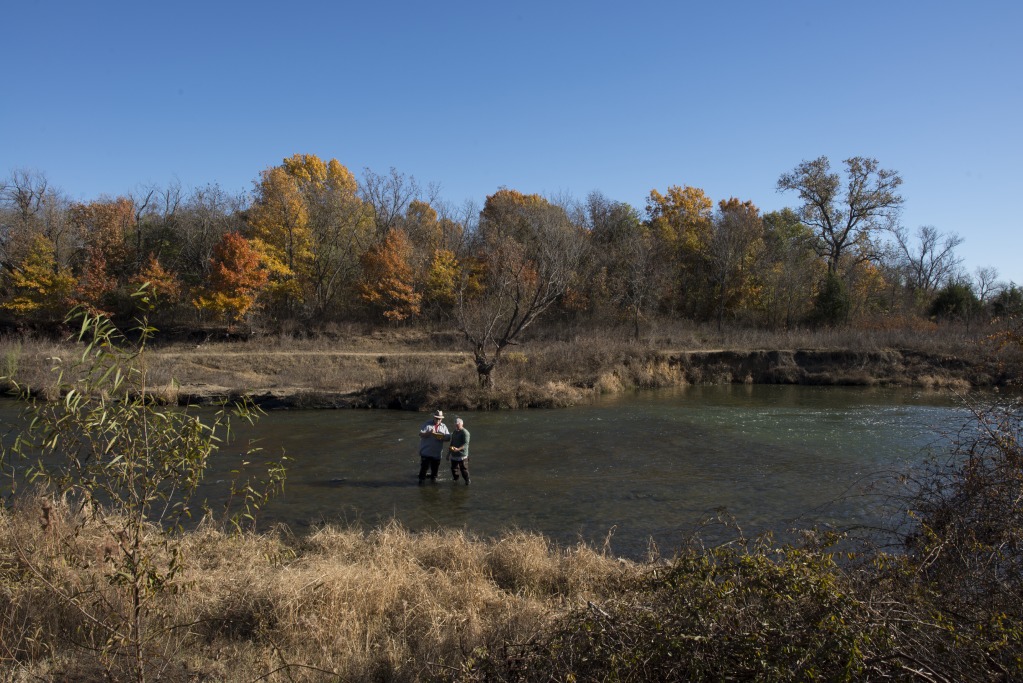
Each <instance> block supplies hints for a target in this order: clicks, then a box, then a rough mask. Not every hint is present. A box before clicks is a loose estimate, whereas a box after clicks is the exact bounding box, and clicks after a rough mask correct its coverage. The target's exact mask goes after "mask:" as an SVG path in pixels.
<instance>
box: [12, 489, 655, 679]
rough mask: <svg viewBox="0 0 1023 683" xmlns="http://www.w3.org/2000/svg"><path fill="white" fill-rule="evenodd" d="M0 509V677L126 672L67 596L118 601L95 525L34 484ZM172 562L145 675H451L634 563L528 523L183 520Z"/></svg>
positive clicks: (618, 588) (591, 595)
mask: <svg viewBox="0 0 1023 683" xmlns="http://www.w3.org/2000/svg"><path fill="white" fill-rule="evenodd" d="M44 504H45V505H47V506H49V507H50V511H49V512H47V513H46V515H47V517H46V520H47V521H46V523H45V524H44V523H43V516H42V513H41V511H42V509H43V506H44ZM0 515H2V524H0V585H2V587H3V592H2V594H0V606H2V609H0V613H2V619H3V622H2V624H0V667H2V671H3V672H4V678H5V679H6V680H25V681H30V680H104V672H105V671H108V670H110V671H111V672H112V675H113V676H114V677H115V678H116V677H117V676H118V672H119V671H120V672H122V673H123V674H124V675H125V676H127V671H128V670H129V668H128V667H127V665H125V664H124V663H123V662H120V663H119V662H118V661H117V658H118V657H120V656H127V655H126V654H125V653H117V652H113V651H111V650H109V649H106V648H105V647H104V637H103V631H102V629H100V628H98V626H97V624H95V623H92V622H91V621H90V620H89V619H87V618H84V617H83V614H84V610H79V609H77V608H76V607H75V604H74V603H75V602H76V601H78V602H81V603H82V604H83V605H88V606H89V611H90V612H92V613H96V612H97V609H99V613H100V614H105V613H107V612H109V615H108V616H107V618H108V619H111V620H112V619H114V613H115V612H117V611H119V610H120V611H123V610H125V609H126V608H127V606H126V605H124V604H123V603H122V602H121V601H120V598H119V594H118V592H117V590H116V587H115V586H111V585H110V582H109V580H108V578H107V577H106V575H105V573H104V569H105V566H104V563H105V558H106V557H108V556H109V554H110V548H109V544H110V539H109V535H108V534H107V533H106V530H105V529H104V528H103V527H102V526H101V525H100V524H98V523H95V522H92V521H90V520H89V519H85V518H83V517H82V516H81V515H75V514H73V513H72V512H70V511H69V509H68V507H67V505H65V504H52V503H44V499H41V498H34V499H31V500H24V501H22V502H21V503H20V504H19V505H18V506H17V507H16V508H15V509H13V510H10V511H6V512H3V513H0ZM181 562H182V563H183V570H182V571H181V572H180V574H179V575H178V577H177V578H176V579H175V585H174V586H173V590H170V589H168V590H164V591H162V593H161V595H160V596H159V601H160V602H159V604H158V605H156V606H155V607H154V609H153V610H152V613H153V616H152V619H153V620H154V623H153V625H152V626H153V629H154V630H153V633H154V638H153V640H152V641H150V642H149V643H147V646H146V649H147V653H148V657H150V658H151V663H150V666H151V669H152V671H151V673H150V677H151V678H152V679H154V680H155V679H157V677H158V676H159V678H160V680H211V681H212V680H217V681H255V680H267V681H323V680H343V681H378V680H397V681H418V680H429V679H433V678H438V679H450V678H458V677H459V676H461V675H462V673H468V672H471V670H472V664H471V663H472V661H473V660H474V658H476V657H479V656H480V655H481V654H483V653H495V654H496V653H501V652H503V651H504V649H505V648H506V647H508V646H509V645H510V644H515V643H526V642H529V641H530V639H532V638H534V637H536V635H537V634H538V633H541V632H543V631H545V630H546V629H547V628H548V627H549V626H550V624H551V623H552V622H553V621H554V620H555V619H557V617H558V616H559V615H564V614H566V613H568V612H569V611H571V610H572V609H573V608H576V607H579V606H581V605H585V604H586V602H587V601H588V600H595V601H603V600H605V599H608V598H609V597H610V596H612V595H616V594H622V593H623V592H624V591H627V590H628V589H629V587H630V586H632V587H634V586H636V585H638V584H639V583H640V582H642V580H643V577H644V575H645V573H646V572H647V571H648V570H647V568H644V567H641V566H637V565H635V564H632V563H629V562H626V561H623V560H617V559H614V558H611V557H607V556H605V555H602V554H600V553H599V552H596V551H594V550H593V549H591V548H588V547H585V546H578V547H574V548H567V549H559V548H555V547H554V546H553V545H551V544H550V543H549V542H548V541H547V540H546V539H544V538H543V537H541V536H538V535H536V534H530V533H525V532H520V533H512V534H508V535H506V536H504V537H502V538H500V539H496V540H481V539H474V538H472V537H470V536H468V535H467V534H465V533H461V532H437V533H417V534H412V533H410V532H409V531H407V530H405V529H404V528H402V527H400V526H398V525H390V526H386V527H384V528H379V529H376V530H374V531H371V532H361V531H357V530H351V529H339V528H324V529H320V530H318V531H316V532H315V533H313V534H312V535H309V536H306V537H302V538H296V537H293V536H291V535H289V534H287V533H286V532H280V531H279V532H276V533H268V534H263V535H252V534H241V535H237V534H236V535H231V534H226V533H223V532H221V531H218V530H216V529H214V528H213V527H212V526H211V525H205V526H203V527H202V528H200V529H199V530H197V531H194V532H189V533H186V534H185V535H184V536H183V538H182V543H181ZM168 588H170V587H168ZM72 596H73V599H71V598H72ZM100 605H102V608H101V609H100V608H99V607H98V606H100Z"/></svg>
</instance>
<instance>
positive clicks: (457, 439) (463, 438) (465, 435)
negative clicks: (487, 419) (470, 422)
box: [448, 427, 469, 462]
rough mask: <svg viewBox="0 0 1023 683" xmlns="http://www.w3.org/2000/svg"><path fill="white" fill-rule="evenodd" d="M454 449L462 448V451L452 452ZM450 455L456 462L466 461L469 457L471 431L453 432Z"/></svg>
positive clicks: (459, 430)
mask: <svg viewBox="0 0 1023 683" xmlns="http://www.w3.org/2000/svg"><path fill="white" fill-rule="evenodd" d="M454 448H461V449H462V450H460V451H455V450H452V449H454ZM448 453H449V454H450V455H451V459H452V460H454V461H455V462H458V461H459V460H465V459H466V458H468V457H469V430H468V429H465V428H464V427H463V428H462V429H457V428H456V429H455V431H453V432H451V446H450V448H448Z"/></svg>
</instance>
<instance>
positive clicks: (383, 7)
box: [0, 0, 1023, 283]
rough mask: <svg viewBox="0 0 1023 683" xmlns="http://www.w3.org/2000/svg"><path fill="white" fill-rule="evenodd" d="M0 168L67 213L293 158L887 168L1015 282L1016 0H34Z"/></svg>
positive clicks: (491, 172) (563, 172) (441, 180)
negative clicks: (864, 161) (151, 187)
mask: <svg viewBox="0 0 1023 683" xmlns="http://www.w3.org/2000/svg"><path fill="white" fill-rule="evenodd" d="M0 16H2V21H3V26H4V29H3V31H2V34H3V46H4V59H3V62H4V70H3V72H4V75H5V86H4V87H3V89H2V91H0V92H2V94H0V173H4V174H6V173H8V172H9V171H11V170H14V169H34V170H38V171H41V172H43V173H45V174H46V176H47V177H48V178H49V180H50V182H51V183H53V184H54V185H56V186H58V187H60V188H62V189H63V190H64V191H65V192H67V193H68V194H69V195H70V196H71V197H73V198H75V199H84V200H88V199H95V198H98V197H99V196H101V195H108V196H116V195H118V194H124V193H127V192H130V191H132V190H134V189H137V188H138V187H140V186H142V185H147V184H156V185H161V186H163V185H167V184H168V183H170V182H174V181H176V182H180V183H181V185H182V186H183V187H184V188H186V189H189V188H192V187H196V186H201V185H205V184H207V183H219V184H220V185H221V186H222V187H224V188H225V189H227V190H231V191H249V190H250V189H251V188H252V183H253V181H254V180H255V179H256V178H257V177H258V175H259V172H260V171H261V170H263V169H265V168H267V167H270V166H273V165H275V164H278V163H280V161H281V160H282V159H283V158H284V157H286V156H290V155H291V154H294V153H311V154H317V155H319V156H320V157H322V158H324V159H327V158H331V157H333V158H337V159H338V160H339V161H341V163H343V164H344V165H346V166H347V167H348V168H349V169H351V170H352V171H353V172H354V173H355V174H356V175H357V176H358V175H360V174H361V172H362V170H363V169H364V168H370V169H373V170H374V171H376V172H380V173H384V172H387V171H388V169H389V168H391V167H394V168H396V169H397V170H399V171H401V172H403V173H405V174H408V175H412V176H415V178H416V180H417V181H419V183H420V184H421V185H424V186H425V185H427V184H429V183H436V184H438V185H439V186H440V188H441V197H442V198H443V199H445V200H447V201H448V202H451V203H452V204H461V203H462V202H463V201H465V200H474V201H476V202H478V203H482V201H483V200H484V199H485V198H486V196H487V195H489V194H491V193H493V192H494V191H495V190H497V189H498V188H499V187H502V186H505V187H509V188H514V189H517V190H520V191H522V192H526V193H533V192H536V193H541V194H548V195H555V194H568V195H572V196H575V197H577V198H579V199H582V198H584V197H585V196H586V195H587V194H588V193H589V192H590V191H592V190H599V191H601V192H603V193H604V194H605V195H606V196H608V197H609V198H611V199H614V200H618V201H625V202H629V203H630V204H633V205H634V206H636V207H637V208H639V209H641V210H642V209H643V207H644V205H645V198H646V196H647V195H648V194H649V192H650V190H651V189H654V188H656V189H659V190H661V191H663V190H664V189H666V188H667V187H668V186H670V185H692V186H694V187H699V188H702V189H703V190H704V191H705V192H706V193H707V194H708V196H710V197H711V199H713V200H714V201H715V202H716V201H717V200H720V199H727V198H728V197H732V196H734V197H738V198H740V199H742V200H751V201H753V202H754V203H755V204H756V205H757V206H759V207H760V208H761V209H763V210H765V211H770V210H774V209H780V208H782V207H784V206H795V204H796V203H797V198H796V197H795V195H793V194H779V193H777V192H776V190H775V187H776V183H777V180H778V176H779V175H780V174H781V173H783V172H786V171H789V170H791V169H793V168H794V167H795V166H796V165H797V164H799V163H800V162H801V161H803V160H808V159H814V158H816V157H818V156H821V155H824V156H827V157H829V158H830V159H831V161H832V165H833V167H835V168H838V169H841V166H842V164H841V161H842V160H843V159H845V158H848V157H851V156H867V157H874V158H876V159H877V160H878V161H879V162H880V164H881V166H882V167H883V168H888V169H893V170H896V171H898V172H899V173H900V174H901V175H902V177H903V179H904V183H903V186H902V194H903V197H904V198H905V207H904V211H903V217H902V222H903V224H904V225H905V227H907V228H908V229H910V230H911V231H912V230H915V229H916V228H918V227H919V226H922V225H932V226H934V227H936V228H937V229H938V230H939V231H941V232H955V233H958V234H959V235H961V236H962V237H964V238H965V240H966V241H965V243H964V244H963V245H962V246H961V247H960V248H959V253H960V254H961V255H962V256H963V257H964V258H965V261H966V263H965V265H966V267H967V268H968V269H969V270H970V271H973V270H974V269H975V268H976V267H978V266H994V267H996V268H997V269H998V270H999V272H1000V274H1001V278H1002V279H1004V280H1013V281H1015V282H1017V283H1023V260H1021V259H1020V258H1019V255H1020V254H1021V253H1023V220H1021V219H1020V216H1021V215H1023V212H1021V210H1020V208H1019V207H1018V206H1017V204H1018V203H1020V199H1021V198H1023V133H1021V125H1023V124H1021V122H1023V106H1021V105H1023V2H1019V1H1018V0H999V1H992V0H970V1H969V2H966V1H963V2H948V1H942V0H931V1H923V0H920V1H915V2H910V1H908V0H883V1H877V0H861V1H860V2H855V3H853V2H837V1H832V0H812V1H810V0H798V1H792V2H789V1H785V0H775V1H774V2H765V1H763V0H750V1H728V0H718V1H716V2H710V1H708V2H683V1H675V2H668V1H664V2H648V1H646V0H615V1H613V2H605V1H604V0H589V1H586V2H581V1H580V2H575V1H571V2H569V1H563V2H559V1H558V0H547V1H545V2H537V1H534V0H519V1H517V2H514V3H512V2H502V3H497V2H488V1H487V0H474V1H472V2H469V1H465V2H462V1H458V2H444V1H443V0H436V1H434V2H423V1H422V0H420V1H418V2H412V1H409V0H399V1H391V2H388V1H387V0H375V1H367V2H361V3H353V2H345V1H342V0H337V1H334V2H301V1H300V2H293V3H285V2H262V1H260V0H250V1H248V2H228V1H218V0H204V1H203V2H193V1H192V0H179V1H177V2H160V3H156V2H138V1H135V2H104V1H102V0H98V1H97V2H88V3H86V2H80V1H79V0H73V1H67V2H55V1H51V2H45V1H42V0H17V1H16V2H11V3H7V4H6V6H5V8H4V10H3V12H2V15H0Z"/></svg>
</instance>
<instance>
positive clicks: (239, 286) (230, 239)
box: [192, 232, 268, 324]
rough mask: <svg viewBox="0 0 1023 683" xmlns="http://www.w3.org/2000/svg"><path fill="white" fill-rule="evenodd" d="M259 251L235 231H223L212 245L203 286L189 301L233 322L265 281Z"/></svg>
mask: <svg viewBox="0 0 1023 683" xmlns="http://www.w3.org/2000/svg"><path fill="white" fill-rule="evenodd" d="M261 258H262V257H261V254H260V252H259V251H258V250H257V249H256V248H255V247H254V246H253V245H252V244H251V243H250V242H249V240H247V239H245V238H244V237H242V236H241V235H240V234H238V233H237V232H229V233H226V234H225V235H224V236H223V237H222V238H221V239H220V241H219V242H218V243H217V245H216V246H215V247H214V248H213V258H212V259H211V260H210V273H209V277H208V278H207V282H206V284H205V286H204V287H203V288H202V289H201V290H200V291H199V293H198V295H197V296H196V297H195V298H194V299H193V300H192V303H193V305H194V306H195V307H196V308H197V309H199V311H201V312H210V313H213V314H214V315H216V316H219V317H222V318H224V319H226V320H227V322H228V323H229V324H236V323H238V322H240V321H241V320H242V319H244V317H245V315H246V314H247V313H248V312H249V311H250V310H251V309H252V307H253V306H254V305H255V304H256V300H257V298H258V296H259V294H260V292H261V291H262V290H263V288H264V287H265V286H266V284H267V279H268V274H267V271H266V270H265V269H264V268H263V267H262V264H261Z"/></svg>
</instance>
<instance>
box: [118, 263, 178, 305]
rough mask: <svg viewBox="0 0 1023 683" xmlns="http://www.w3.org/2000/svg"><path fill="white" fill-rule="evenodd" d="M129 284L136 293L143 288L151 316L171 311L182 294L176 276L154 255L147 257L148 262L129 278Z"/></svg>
mask: <svg viewBox="0 0 1023 683" xmlns="http://www.w3.org/2000/svg"><path fill="white" fill-rule="evenodd" d="M130 283H131V285H132V287H133V288H134V289H135V290H136V291H138V290H141V289H143V288H145V290H146V291H147V293H148V295H149V302H148V304H147V305H148V306H149V307H150V312H151V314H156V313H158V312H165V311H168V310H170V309H173V308H174V307H175V306H176V305H177V303H178V302H179V301H180V299H181V295H182V292H183V288H182V286H181V281H180V280H179V279H178V277H177V275H175V274H174V273H172V272H170V271H169V270H167V269H166V268H164V267H163V266H162V265H161V264H160V260H159V259H158V258H157V257H156V254H150V255H149V261H148V262H147V263H146V265H145V266H143V268H142V269H141V270H140V271H139V272H138V274H136V275H135V276H134V277H132V278H131V281H130Z"/></svg>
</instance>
